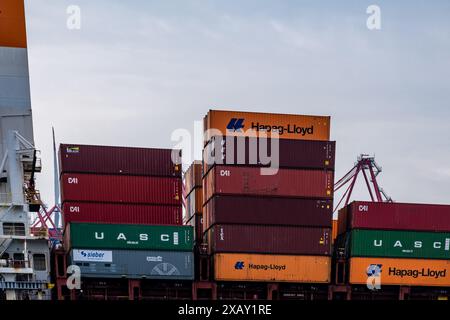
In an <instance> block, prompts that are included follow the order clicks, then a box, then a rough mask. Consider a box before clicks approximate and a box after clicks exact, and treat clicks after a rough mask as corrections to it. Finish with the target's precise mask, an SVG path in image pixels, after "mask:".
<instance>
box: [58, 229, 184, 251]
mask: <svg viewBox="0 0 450 320" xmlns="http://www.w3.org/2000/svg"><path fill="white" fill-rule="evenodd" d="M64 237H65V246H66V249H70V248H75V249H79V248H85V249H87V248H93V249H126V250H128V249H136V250H177V251H191V250H192V248H193V229H192V227H190V226H157V225H137V224H133V225H131V224H100V223H71V224H69V225H68V226H66V230H65V235H64Z"/></svg>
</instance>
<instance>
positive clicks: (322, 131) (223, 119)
mask: <svg viewBox="0 0 450 320" xmlns="http://www.w3.org/2000/svg"><path fill="white" fill-rule="evenodd" d="M203 129H204V130H205V131H206V132H205V134H204V145H206V144H207V143H208V142H209V140H211V137H213V136H216V135H224V136H227V135H235V136H261V134H264V135H265V136H267V137H271V136H272V134H271V133H272V132H277V133H278V136H274V137H278V138H280V139H301V140H330V117H329V116H309V115H294V114H279V113H260V112H242V111H223V110H210V111H209V112H208V114H207V115H206V116H205V118H204V119H203ZM208 129H215V132H212V131H209V130H208ZM249 129H253V131H252V132H249V131H248V130H249ZM217 130H218V131H217Z"/></svg>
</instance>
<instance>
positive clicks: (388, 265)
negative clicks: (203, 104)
mask: <svg viewBox="0 0 450 320" xmlns="http://www.w3.org/2000/svg"><path fill="white" fill-rule="evenodd" d="M203 124H204V128H203V129H204V135H203V143H202V147H203V151H202V159H200V160H197V161H194V162H193V163H192V164H191V165H190V166H189V167H187V168H186V167H185V168H183V161H182V156H183V155H182V152H181V150H173V149H163V148H138V147H132V146H103V145H86V144H78V143H62V144H60V145H59V146H58V148H57V149H58V152H57V155H56V152H55V158H56V159H57V160H56V162H57V173H56V180H57V182H55V185H56V186H58V187H57V188H59V189H58V190H57V191H58V193H59V194H60V199H58V200H57V202H58V203H57V204H56V206H55V207H53V208H52V209H50V208H48V207H47V206H46V205H45V204H44V203H43V202H42V200H41V198H40V194H39V191H38V189H37V186H36V183H35V175H36V174H38V173H39V172H40V171H41V163H40V159H39V152H38V151H37V150H36V148H35V146H34V139H33V125H32V114H31V102H30V87H29V75H28V61H27V42H26V30H25V14H24V6H23V1H22V0H2V1H1V2H0V125H1V130H0V137H1V141H2V144H1V145H0V158H1V161H0V164H1V167H2V168H1V170H0V175H1V176H0V188H1V191H0V198H1V203H0V204H1V205H0V300H28V299H41V300H49V299H55V300H224V299H232V300H378V299H382V300H408V299H409V300H419V299H421V300H437V299H442V300H444V299H448V297H449V296H450V270H449V268H450V205H437V204H413V203H400V202H392V201H390V199H387V200H388V201H382V199H381V196H380V195H379V194H377V199H376V200H378V201H376V200H375V199H374V201H370V202H365V201H353V202H349V201H348V199H349V198H350V197H348V199H347V203H345V204H344V205H343V206H342V208H341V209H340V210H339V212H338V216H337V219H334V220H333V212H334V207H335V206H336V203H335V202H337V201H335V199H334V196H335V191H336V190H337V188H336V185H340V183H341V181H342V179H340V180H337V179H335V166H336V162H337V161H336V147H337V146H338V143H339V142H336V141H334V140H333V139H332V135H331V129H330V128H331V117H330V116H327V115H303V114H280V113H259V112H244V111H235V110H209V111H208V112H207V114H206V115H205V116H204V120H203ZM55 149H56V146H55ZM361 163H362V162H361ZM366 166H367V164H366V163H362V167H357V169H356V170H360V169H361V168H363V169H365V167H366ZM184 169H186V170H184ZM356 172H358V171H356ZM365 177H366V176H365ZM355 179H356V177H355ZM336 180H337V181H336ZM372 180H374V177H373V176H372ZM366 182H368V180H367V177H366ZM378 193H379V192H378ZM371 196H372V194H371ZM372 198H373V197H372ZM338 203H340V202H338ZM52 210H53V211H52ZM52 212H56V213H61V218H62V221H60V222H59V221H58V219H55V223H53V221H52V219H51V214H52ZM36 219H37V220H38V221H40V224H39V223H35V221H36ZM49 223H50V226H49Z"/></svg>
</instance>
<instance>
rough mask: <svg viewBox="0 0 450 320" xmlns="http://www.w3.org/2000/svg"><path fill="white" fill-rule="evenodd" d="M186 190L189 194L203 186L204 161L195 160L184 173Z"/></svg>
mask: <svg viewBox="0 0 450 320" xmlns="http://www.w3.org/2000/svg"><path fill="white" fill-rule="evenodd" d="M184 186H185V187H184V192H185V193H186V194H187V195H188V194H190V193H191V192H192V191H193V190H194V189H195V188H201V187H202V162H201V161H198V160H195V161H194V162H193V163H192V164H191V166H190V167H189V168H188V169H187V170H186V173H185V174H184Z"/></svg>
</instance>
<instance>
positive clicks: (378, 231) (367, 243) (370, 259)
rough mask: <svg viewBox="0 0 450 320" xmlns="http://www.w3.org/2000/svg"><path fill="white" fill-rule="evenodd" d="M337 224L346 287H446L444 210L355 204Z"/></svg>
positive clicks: (447, 224)
mask: <svg viewBox="0 0 450 320" xmlns="http://www.w3.org/2000/svg"><path fill="white" fill-rule="evenodd" d="M338 222H339V236H338V239H337V244H338V245H339V246H340V247H342V248H345V253H346V256H347V259H349V260H348V261H349V268H350V273H349V283H351V284H364V285H365V284H366V283H367V280H368V276H369V275H371V276H372V277H371V278H370V279H369V281H371V283H375V281H376V280H375V279H374V277H378V280H379V284H380V285H381V286H383V285H404V286H439V287H446V286H450V206H448V205H429V204H408V203H380V202H361V201H357V202H353V203H351V204H349V205H348V206H347V207H345V208H343V209H341V210H340V211H339V217H338Z"/></svg>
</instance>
